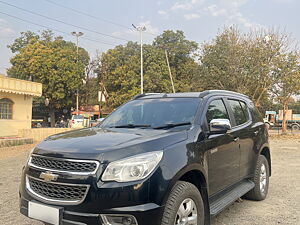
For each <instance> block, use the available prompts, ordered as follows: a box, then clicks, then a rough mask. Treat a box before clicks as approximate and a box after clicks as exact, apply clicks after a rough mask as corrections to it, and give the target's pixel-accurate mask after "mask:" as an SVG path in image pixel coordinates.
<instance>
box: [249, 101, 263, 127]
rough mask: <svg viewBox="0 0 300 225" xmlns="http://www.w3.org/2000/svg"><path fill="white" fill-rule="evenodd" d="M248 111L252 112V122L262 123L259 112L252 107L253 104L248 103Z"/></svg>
mask: <svg viewBox="0 0 300 225" xmlns="http://www.w3.org/2000/svg"><path fill="white" fill-rule="evenodd" d="M250 109H251V110H252V118H253V122H262V121H263V117H262V115H261V113H260V112H259V110H258V109H257V108H256V107H255V106H254V104H253V102H250Z"/></svg>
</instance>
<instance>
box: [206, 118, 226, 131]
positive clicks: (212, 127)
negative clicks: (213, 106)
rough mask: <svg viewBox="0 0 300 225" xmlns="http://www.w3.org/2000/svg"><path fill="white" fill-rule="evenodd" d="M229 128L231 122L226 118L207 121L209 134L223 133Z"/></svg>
mask: <svg viewBox="0 0 300 225" xmlns="http://www.w3.org/2000/svg"><path fill="white" fill-rule="evenodd" d="M229 130H231V124H230V121H229V120H228V119H213V120H211V121H210V123H209V133H210V134H225V133H227V131H229Z"/></svg>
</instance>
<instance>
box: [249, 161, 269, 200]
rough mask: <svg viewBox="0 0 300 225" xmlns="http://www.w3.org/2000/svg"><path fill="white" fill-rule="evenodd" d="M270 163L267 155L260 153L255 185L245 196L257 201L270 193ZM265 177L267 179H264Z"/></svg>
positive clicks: (254, 179)
mask: <svg viewBox="0 0 300 225" xmlns="http://www.w3.org/2000/svg"><path fill="white" fill-rule="evenodd" d="M269 176H270V170H269V163H268V160H267V159H266V157H265V156H263V155H260V156H259V157H258V160H257V164H256V169H255V174H254V177H253V179H252V181H253V182H254V184H255V187H254V188H253V189H252V190H251V191H249V192H248V193H247V194H246V195H245V198H247V199H250V200H255V201H262V200H264V199H265V198H266V197H267V195H268V190H269ZM263 177H264V178H265V179H263Z"/></svg>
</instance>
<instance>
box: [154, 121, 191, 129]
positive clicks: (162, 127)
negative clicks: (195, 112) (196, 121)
mask: <svg viewBox="0 0 300 225" xmlns="http://www.w3.org/2000/svg"><path fill="white" fill-rule="evenodd" d="M191 124H192V123H191V122H184V123H168V124H165V125H162V126H159V127H153V129H165V128H167V129H169V128H173V127H179V126H185V125H191Z"/></svg>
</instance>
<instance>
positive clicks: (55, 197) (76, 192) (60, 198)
mask: <svg viewBox="0 0 300 225" xmlns="http://www.w3.org/2000/svg"><path fill="white" fill-rule="evenodd" d="M27 189H28V190H29V191H30V192H31V193H32V194H34V195H36V196H37V197H39V198H41V199H43V200H47V201H56V202H66V203H68V202H70V203H80V202H82V201H83V200H84V198H85V196H86V194H87V192H88V189H89V186H88V185H75V184H62V183H55V182H45V181H42V180H40V179H37V178H32V177H29V176H28V177H27Z"/></svg>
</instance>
